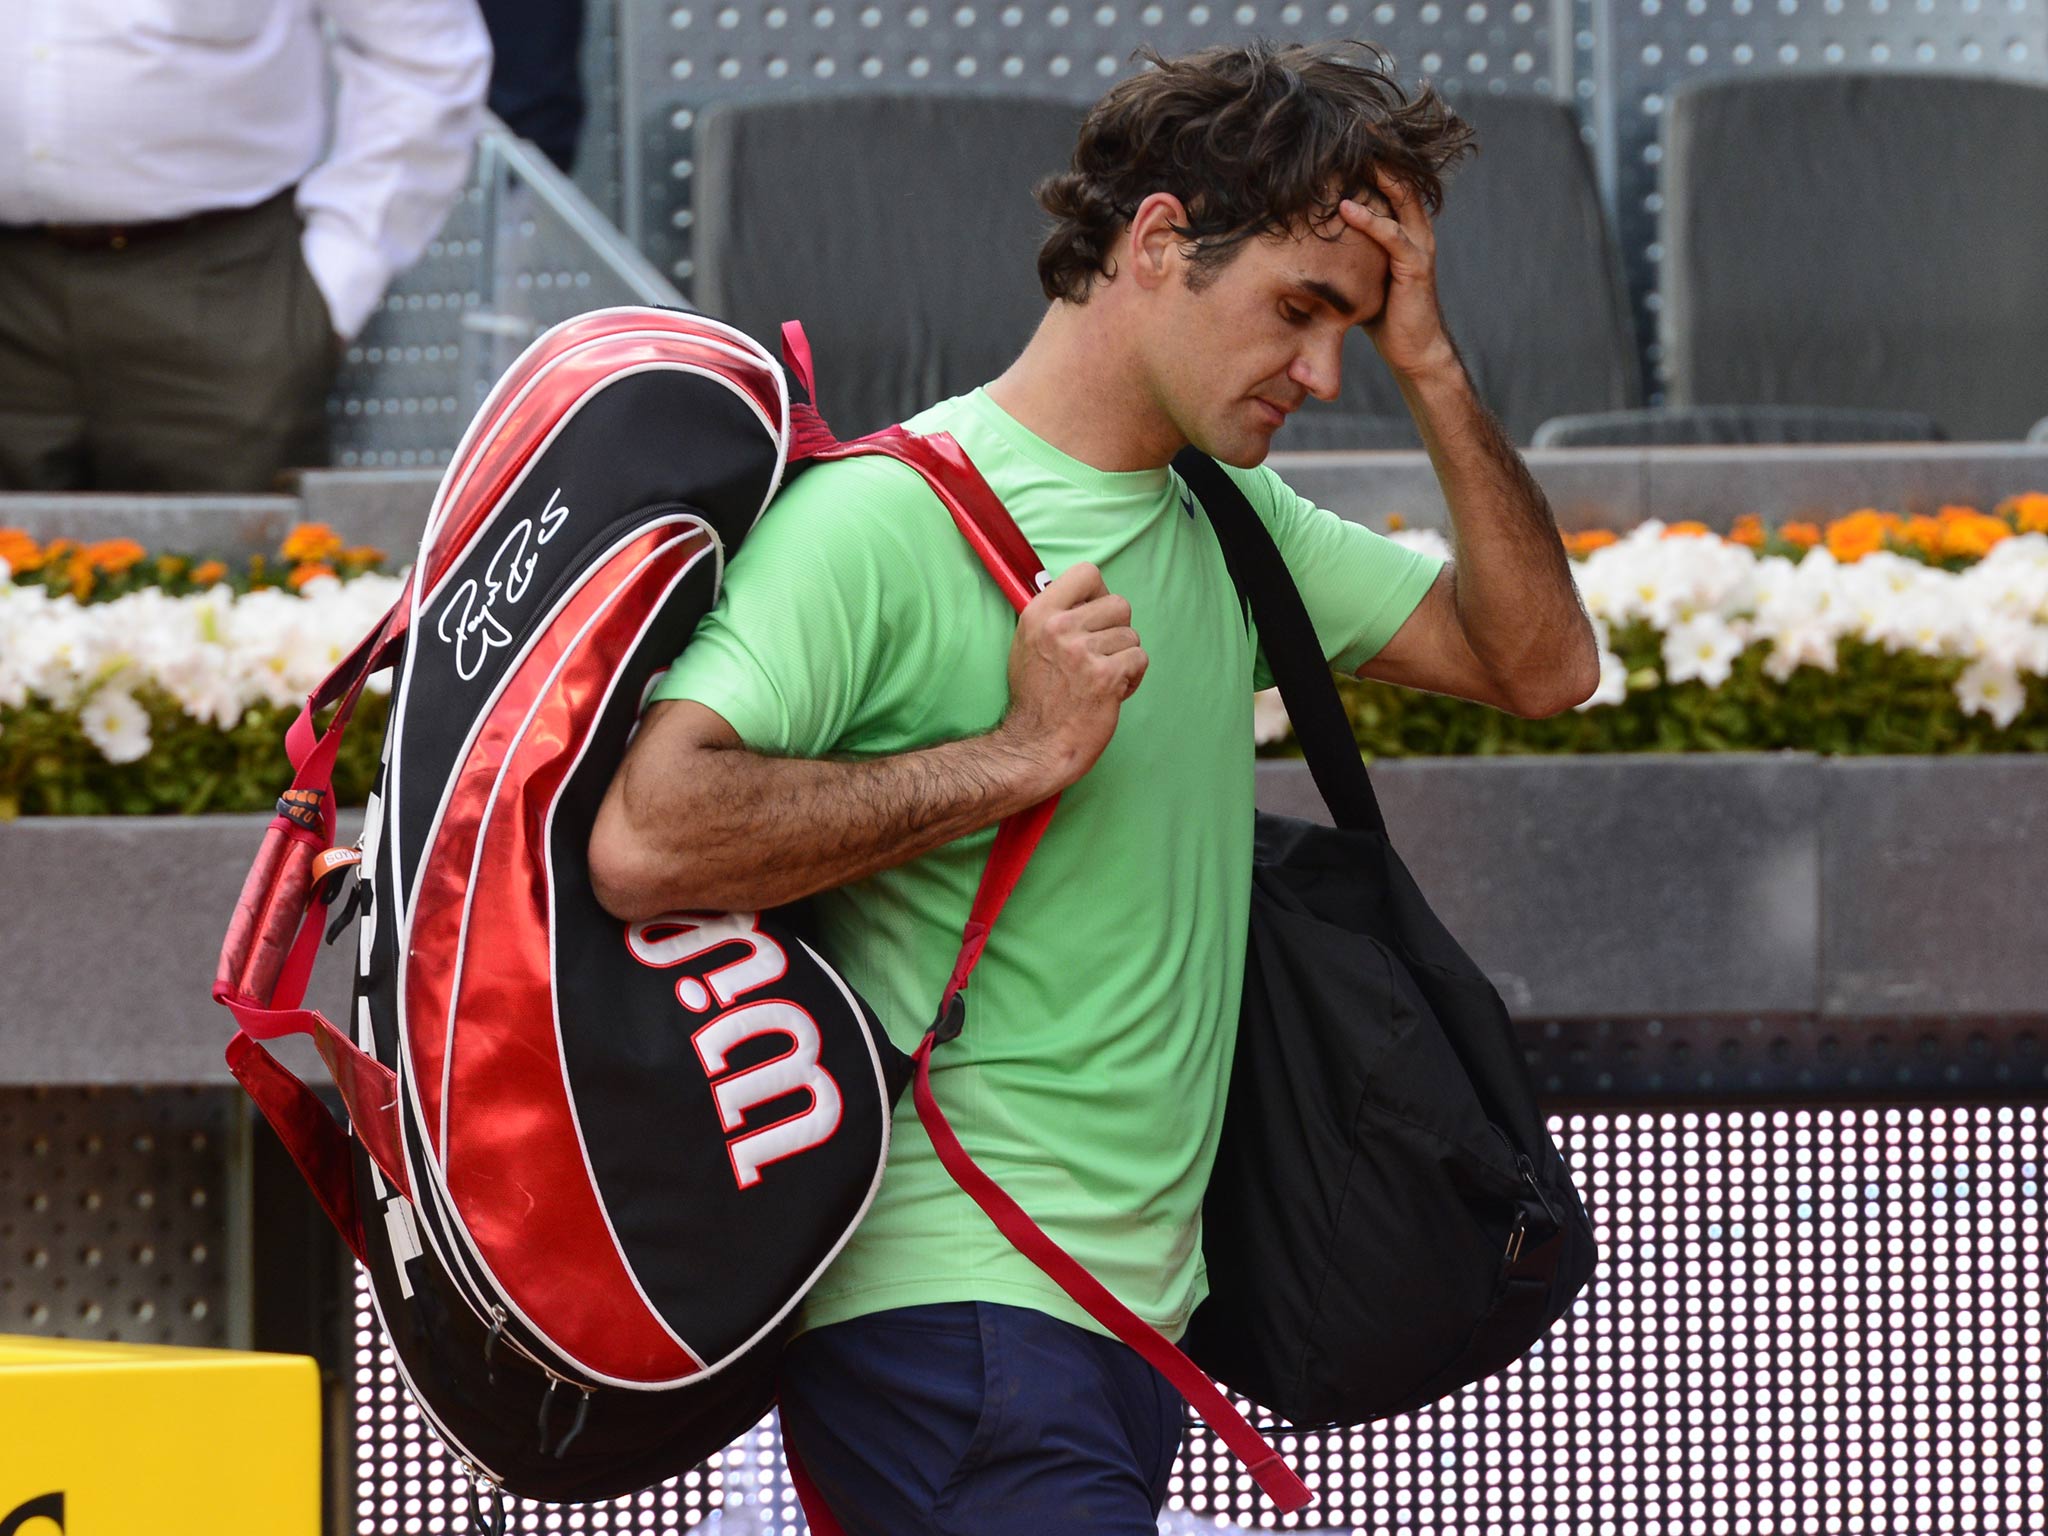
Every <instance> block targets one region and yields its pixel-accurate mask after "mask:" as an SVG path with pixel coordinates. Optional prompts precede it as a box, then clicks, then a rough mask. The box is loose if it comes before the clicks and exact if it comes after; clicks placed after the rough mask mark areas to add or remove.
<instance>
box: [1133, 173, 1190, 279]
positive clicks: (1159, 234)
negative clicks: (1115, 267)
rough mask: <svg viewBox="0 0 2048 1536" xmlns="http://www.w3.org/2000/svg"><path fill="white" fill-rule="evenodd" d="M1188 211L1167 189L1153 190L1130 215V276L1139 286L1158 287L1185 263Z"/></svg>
mask: <svg viewBox="0 0 2048 1536" xmlns="http://www.w3.org/2000/svg"><path fill="white" fill-rule="evenodd" d="M1187 223H1188V211H1187V207H1186V205H1185V204H1183V203H1182V202H1181V200H1180V199H1179V198H1177V197H1175V196H1174V195H1173V194H1172V193H1171V192H1154V193H1152V194H1151V195H1150V196H1149V197H1147V198H1146V199H1145V200H1144V201H1143V202H1142V203H1140V204H1138V211H1137V212H1136V213H1134V214H1132V215H1131V224H1130V231H1129V234H1130V242H1131V275H1132V276H1133V277H1134V278H1136V279H1137V281H1138V286H1139V287H1140V288H1158V287H1160V286H1162V285H1163V284H1164V283H1165V282H1166V281H1167V279H1169V278H1171V277H1174V276H1175V275H1177V274H1178V273H1179V272H1180V269H1181V268H1182V267H1183V266H1184V265H1185V264H1186V262H1187V255H1188V239H1187V237H1186V236H1185V235H1182V234H1180V233H1178V232H1177V230H1176V228H1175V226H1176V225H1177V226H1179V228H1181V229H1185V228H1186V227H1187Z"/></svg>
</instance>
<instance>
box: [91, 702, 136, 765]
mask: <svg viewBox="0 0 2048 1536" xmlns="http://www.w3.org/2000/svg"><path fill="white" fill-rule="evenodd" d="M78 724H79V728H80V729H81V730H83V731H84V732H85V739H86V740H87V741H90V742H91V743H92V744H93V745H94V746H96V747H98V748H99V749H100V755H101V756H102V757H104V758H105V759H106V760H107V761H108V762H110V763H132V762H134V761H135V760H136V759H137V758H139V757H145V756H147V755H148V753H149V715H148V714H147V713H146V712H145V711H144V709H143V707H142V706H141V705H140V704H138V703H136V702H135V700H134V699H133V698H132V697H131V696H129V695H128V694H126V693H123V692H122V691H121V690H120V689H118V688H102V689H100V690H99V691H98V692H97V693H95V694H94V695H93V696H92V697H91V698H90V699H88V700H86V702H85V707H84V708H82V709H80V710H79V712H78Z"/></svg>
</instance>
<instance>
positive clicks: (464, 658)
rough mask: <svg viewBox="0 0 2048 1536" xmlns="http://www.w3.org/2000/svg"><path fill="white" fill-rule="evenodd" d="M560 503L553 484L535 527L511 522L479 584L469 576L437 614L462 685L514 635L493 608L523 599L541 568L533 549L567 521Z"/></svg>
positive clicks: (438, 628)
mask: <svg viewBox="0 0 2048 1536" xmlns="http://www.w3.org/2000/svg"><path fill="white" fill-rule="evenodd" d="M561 500H562V488H561V487H560V486H556V487H555V491H554V494H553V495H551V496H549V497H548V504H547V505H546V506H545V507H543V508H541V512H540V520H539V525H538V528H536V526H535V521H534V519H533V518H530V517H522V518H521V519H519V521H518V522H516V523H514V524H513V525H512V528H511V530H510V531H509V532H508V533H507V534H506V535H505V537H504V539H503V540H502V541H501V542H500V543H499V545H498V548H497V551H496V552H495V553H494V554H493V555H492V556H491V563H490V564H489V565H487V566H485V567H484V579H483V582H482V584H481V586H479V584H478V582H477V579H476V578H475V577H474V576H472V577H470V578H469V579H468V580H467V581H465V582H464V583H463V584H462V585H461V586H459V587H457V588H456V589H455V591H454V593H453V595H451V596H450V597H449V599H448V605H447V606H446V607H445V608H443V609H442V610H441V620H440V623H438V624H437V625H436V626H435V633H437V634H438V635H440V637H441V639H442V641H443V642H444V643H446V644H448V645H452V646H454V647H455V672H456V675H457V676H458V677H460V678H461V679H462V680H463V681H464V682H465V683H466V682H469V681H470V680H471V679H472V678H474V677H475V676H476V675H477V673H479V672H481V671H482V670H483V667H484V658H485V657H487V656H488V655H490V653H491V652H492V651H494V650H497V649H499V648H500V647H503V646H507V645H510V644H511V643H512V632H511V631H510V630H508V629H507V628H506V627H505V625H504V623H503V622H502V621H501V620H500V619H499V618H498V614H497V605H498V604H500V603H503V604H504V605H505V606H506V607H508V608H510V607H513V606H515V605H516V604H517V603H518V602H519V601H520V600H521V599H522V598H524V597H525V596H526V591H527V588H528V587H529V586H530V585H531V584H532V582H533V572H534V567H536V566H537V565H539V564H540V556H539V555H537V554H535V553H534V550H536V549H537V548H539V546H541V545H543V544H545V543H547V542H548V540H550V539H552V538H553V537H554V536H555V535H556V534H557V533H559V532H561V530H562V524H563V523H564V522H565V521H567V519H568V516H569V509H568V508H567V507H565V506H562V505H561V504H560V503H561Z"/></svg>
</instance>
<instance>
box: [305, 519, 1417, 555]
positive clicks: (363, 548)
mask: <svg viewBox="0 0 2048 1536" xmlns="http://www.w3.org/2000/svg"><path fill="white" fill-rule="evenodd" d="M1396 516H1398V514H1396ZM341 558H342V562H343V564H345V565H365V566H368V565H382V564H383V563H384V562H385V560H386V559H388V558H389V557H388V556H387V555H386V554H385V553H384V551H383V550H381V549H379V548H378V547H377V546H376V545H374V544H358V545H357V546H356V547H355V548H354V549H345V550H343V551H342V552H341Z"/></svg>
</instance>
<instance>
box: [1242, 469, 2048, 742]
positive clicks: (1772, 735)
mask: <svg viewBox="0 0 2048 1536" xmlns="http://www.w3.org/2000/svg"><path fill="white" fill-rule="evenodd" d="M1394 537H1396V538H1398V539H1401V540H1402V541H1404V542H1407V543H1411V544H1414V545H1416V546H1418V547H1423V548H1429V549H1432V550H1435V551H1436V552H1438V553H1444V552H1446V548H1447V547H1446V546H1445V545H1444V542H1443V540H1442V538H1441V536H1439V535H1437V534H1435V533H1407V532H1397V533H1396V534H1395V535H1394ZM1566 545H1567V548H1568V550H1569V551H1570V553H1571V555H1572V574H1573V577H1574V579H1575V580H1576V581H1577V583H1578V587H1579V592H1580V595H1581V596H1582V597H1583V598H1584V600H1585V603H1586V608H1587V611H1588V612H1589V613H1591V614H1592V616H1593V620H1594V625H1595V629H1596V631H1597V633H1598V635H1599V638H1600V649H1601V656H1600V668H1601V677H1600V687H1599V689H1598V691H1596V692H1595V693H1594V695H1593V697H1592V698H1590V699H1588V700H1587V701H1586V702H1585V703H1584V704H1582V705H1581V706H1579V708H1578V709H1576V710H1573V711H1570V712H1568V713H1566V714H1564V715H1561V716H1557V717H1554V718H1552V719H1548V720H1521V719H1517V718H1515V717H1514V716H1511V715H1504V714H1501V713H1499V712H1498V711H1496V710H1491V709H1485V708H1482V707H1479V706H1476V705H1473V704H1469V703H1466V702H1464V701H1462V700H1457V699H1447V698H1443V697H1440V696H1437V695H1434V694H1424V693H1417V692H1414V691H1412V690H1408V689H1399V688H1392V687H1388V686H1386V685H1383V684H1379V683H1371V682H1359V681H1356V680H1351V679H1346V680H1343V681H1342V682H1341V684H1340V687H1341V689H1342V691H1343V694H1344V698H1345V704H1346V707H1347V709H1348V710H1349V712H1350V715H1351V720H1352V726H1353V730H1354V732H1355V734H1356V735H1357V737H1358V741H1359V745H1360V746H1361V747H1362V748H1363V749H1364V750H1365V751H1366V753H1367V754H1368V755H1376V756H1388V757H1408V756H1427V755H1465V754H1480V755H1484V754H1492V753H1506V752H1538V753H1543V752H1729V751H1766V750H1774V749H1780V748H1795V749H1801V750H1805V751H1814V752H1826V753H1835V754H1858V753H1922V752H1988V751H2006V752H2011V751H2034V752H2038V751H2043V750H2048V495H2036V496H2026V497H2019V498H2016V499H2015V500H2014V501H2011V502H2008V503H2006V504H2005V505H2003V506H2001V507H2000V508H1999V509H1998V510H1997V512H1996V513H1983V512H1978V511H1976V510H1974V509H1971V508H1967V507H1950V508H1944V509H1943V511H1942V512H1941V514H1940V515H1939V516H1937V517H1929V518H1913V519H1907V518H1899V517H1895V516H1893V515H1891V514H1888V513H1883V512H1877V511H1865V512H1857V513H1852V514H1851V515H1850V516H1848V517H1846V518H1841V519H1838V520H1837V521H1835V522H1834V523H1831V524H1829V525H1828V526H1827V527H1826V528H1821V527H1818V526H1816V525H1813V524H1802V523H1786V524H1783V525H1781V526H1778V527H1776V528H1767V527H1766V526H1765V525H1764V524H1763V522H1762V521H1761V519H1756V518H1745V519H1742V520H1740V521H1738V523H1737V524H1736V526H1735V528H1734V530H1733V531H1732V532H1731V533H1730V534H1729V535H1728V536H1727V537H1725V538H1724V537H1721V536H1719V535H1716V534H1714V533H1712V532H1711V531H1710V530H1708V529H1707V528H1705V527H1704V526H1702V525H1699V524H1673V525H1671V526H1668V527H1667V526H1665V525H1664V524H1661V523H1656V522H1650V523H1645V524H1642V525H1641V526H1640V527H1638V528H1636V529H1634V530H1632V531H1631V532H1629V533H1628V534H1626V535H1615V534H1612V533H1608V532H1605V531H1604V530H1602V531H1595V532H1592V533H1587V534H1578V535H1571V536H1567V538H1566ZM1286 730H1287V727H1286V717H1285V714H1284V712H1283V711H1281V710H1280V709H1279V706H1278V701H1277V699H1276V698H1267V697H1264V696H1262V698H1261V700H1260V711H1259V736H1260V739H1261V745H1262V746H1263V747H1265V748H1266V749H1267V750H1268V751H1269V752H1270V753H1274V754H1284V753H1285V752H1286V751H1287V750H1288V748H1289V743H1288V741H1287V739H1286Z"/></svg>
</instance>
